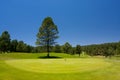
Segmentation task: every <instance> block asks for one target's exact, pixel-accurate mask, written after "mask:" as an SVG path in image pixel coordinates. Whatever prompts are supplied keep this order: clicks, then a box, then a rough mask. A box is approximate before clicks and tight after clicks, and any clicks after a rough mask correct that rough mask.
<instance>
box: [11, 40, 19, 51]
mask: <svg viewBox="0 0 120 80" xmlns="http://www.w3.org/2000/svg"><path fill="white" fill-rule="evenodd" d="M17 45H18V41H17V40H12V41H11V48H10V49H11V51H12V52H16V48H17Z"/></svg>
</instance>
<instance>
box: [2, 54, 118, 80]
mask: <svg viewBox="0 0 120 80" xmlns="http://www.w3.org/2000/svg"><path fill="white" fill-rule="evenodd" d="M44 55H46V54H0V80H119V79H120V78H119V77H120V59H118V60H116V59H104V58H100V59H98V58H82V59H81V58H80V59H78V58H76V56H71V55H69V56H68V55H66V54H54V53H53V55H56V56H57V55H58V57H60V56H61V57H64V56H65V58H67V57H68V58H69V59H70V60H71V61H73V62H74V60H80V62H81V64H80V65H82V64H83V66H84V67H83V68H85V67H87V66H89V65H90V64H86V63H87V62H89V63H93V62H96V63H98V65H99V63H102V65H100V66H101V67H100V66H98V65H96V66H93V65H92V66H90V67H89V68H91V69H93V70H88V71H81V72H80V71H78V72H77V73H73V72H69V73H54V74H52V73H41V72H34V70H33V71H27V70H24V69H19V68H18V67H17V68H15V67H14V66H13V65H10V64H9V61H10V63H11V59H12V60H13V61H17V60H18V62H19V60H23V61H25V63H26V62H27V61H26V60H28V61H29V60H31V59H32V60H31V61H33V62H34V60H35V62H36V60H37V61H39V60H38V58H39V57H40V56H44ZM68 58H67V59H68ZM73 58H74V59H73ZM16 59H17V60H16ZM61 59H62V58H61ZM45 60H46V61H47V62H48V61H50V60H53V59H45ZM55 60H57V62H59V60H60V59H59V58H58V59H55ZM6 61H8V63H6ZM31 61H30V62H31ZM43 62H44V61H43ZM53 62H54V60H53ZM19 63H21V61H20V62H19ZM13 64H14V63H13ZM33 64H34V65H35V64H36V65H37V62H36V63H33ZM19 65H20V64H19ZM57 65H58V64H57ZM59 65H60V64H59ZM62 65H63V64H62ZM105 65H106V66H105ZM21 66H22V63H21ZM76 66H77V65H76ZM96 67H100V68H98V69H94V68H96ZM41 68H43V69H45V68H44V67H41ZM89 68H88V67H87V68H85V69H89ZM80 70H81V69H80Z"/></svg>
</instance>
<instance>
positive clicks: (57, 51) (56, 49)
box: [54, 44, 61, 53]
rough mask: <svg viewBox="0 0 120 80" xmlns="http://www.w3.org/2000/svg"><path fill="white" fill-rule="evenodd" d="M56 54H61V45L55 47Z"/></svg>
mask: <svg viewBox="0 0 120 80" xmlns="http://www.w3.org/2000/svg"><path fill="white" fill-rule="evenodd" d="M54 52H56V53H61V46H60V45H59V44H57V45H55V46H54Z"/></svg>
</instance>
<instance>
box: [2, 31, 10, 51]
mask: <svg viewBox="0 0 120 80" xmlns="http://www.w3.org/2000/svg"><path fill="white" fill-rule="evenodd" d="M0 50H1V52H9V51H10V34H9V33H8V31H4V32H3V33H2V35H1V37H0Z"/></svg>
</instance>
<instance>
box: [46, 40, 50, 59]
mask: <svg viewBox="0 0 120 80" xmlns="http://www.w3.org/2000/svg"><path fill="white" fill-rule="evenodd" d="M49 48H50V47H49V40H48V41H47V57H48V58H49V57H50V54H49V53H50V50H49Z"/></svg>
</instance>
